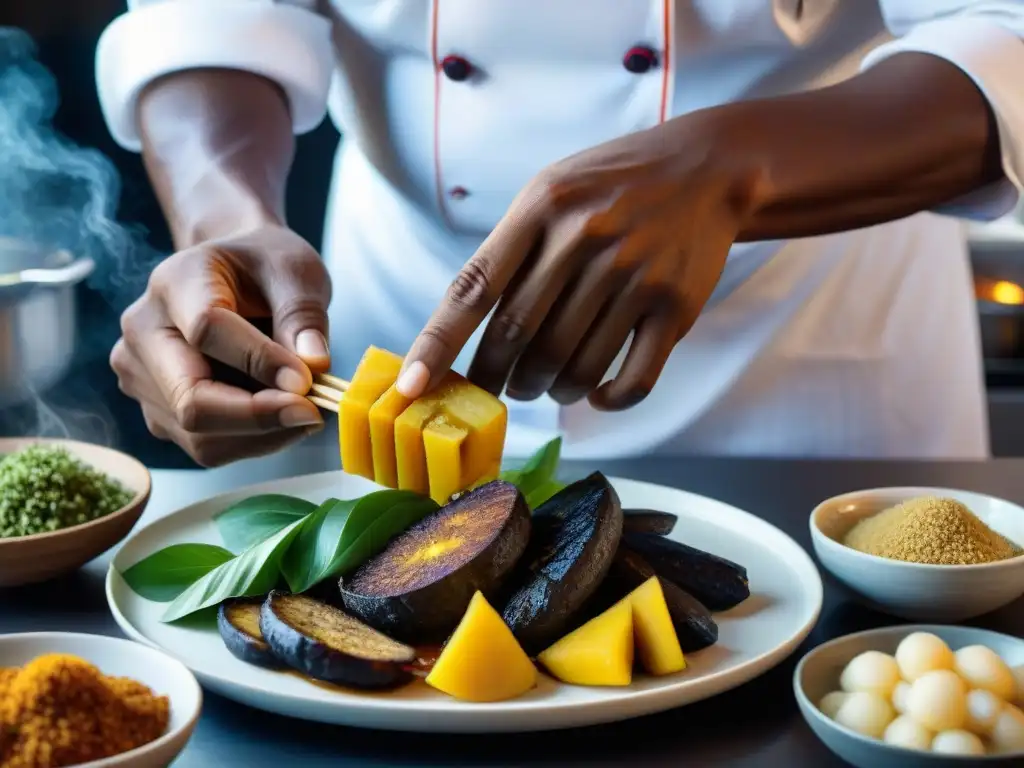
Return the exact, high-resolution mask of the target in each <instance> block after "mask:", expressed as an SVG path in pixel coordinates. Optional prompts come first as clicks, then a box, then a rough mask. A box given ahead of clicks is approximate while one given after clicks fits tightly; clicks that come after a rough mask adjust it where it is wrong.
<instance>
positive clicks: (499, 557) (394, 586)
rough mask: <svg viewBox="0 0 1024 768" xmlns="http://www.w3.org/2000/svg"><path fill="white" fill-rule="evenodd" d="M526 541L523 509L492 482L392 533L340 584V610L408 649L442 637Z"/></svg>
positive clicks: (499, 580)
mask: <svg viewBox="0 0 1024 768" xmlns="http://www.w3.org/2000/svg"><path fill="white" fill-rule="evenodd" d="M529 538H530V510H529V508H528V507H527V506H526V501H525V500H524V499H523V496H522V494H521V493H520V492H519V490H518V489H517V488H516V487H515V486H514V485H512V484H510V483H506V482H502V481H500V480H495V481H493V482H490V483H487V484H486V485H482V486H480V487H479V488H476V489H475V490H472V491H470V492H468V493H466V494H464V495H462V496H460V497H459V498H458V499H456V500H455V501H452V502H450V503H448V504H446V505H445V506H443V507H442V508H441V509H439V510H438V511H437V512H435V513H434V514H432V515H429V516H428V517H425V518H424V519H423V520H421V521H420V522H418V523H416V525H414V526H412V527H411V528H410V529H409V530H407V531H406V532H405V533H403V534H401V535H399V536H397V537H396V538H395V539H393V540H392V541H391V543H390V544H388V546H387V547H386V548H385V549H384V551H383V552H381V553H380V554H379V555H377V556H376V557H374V558H372V559H371V560H369V561H368V562H367V563H365V564H363V566H362V567H360V568H359V570H358V571H356V572H355V574H353V576H352V578H351V579H347V580H345V581H343V582H342V584H341V596H342V600H343V602H344V604H345V609H346V610H347V611H349V612H350V613H352V614H353V615H355V616H357V617H359V618H360V619H361V620H363V621H365V622H366V623H367V624H369V625H370V626H372V627H375V628H376V629H379V630H380V631H381V632H385V633H387V634H388V635H390V636H391V637H394V638H397V639H399V640H402V641H403V642H407V643H413V644H416V645H429V644H433V643H439V642H441V641H443V640H445V639H446V638H447V637H448V635H450V634H451V632H452V631H453V630H454V629H455V627H456V626H458V623H459V621H461V619H462V616H463V614H464V613H465V612H466V608H467V606H468V605H469V601H470V600H471V599H472V598H473V595H474V594H476V592H477V591H480V592H483V593H484V595H485V596H488V595H492V594H494V593H495V591H496V590H498V589H500V587H501V586H502V584H503V583H504V581H505V579H506V576H507V575H508V574H509V573H510V572H511V571H512V568H513V567H514V566H515V565H516V563H517V561H518V560H519V558H520V556H521V555H522V554H523V551H524V550H525V549H526V545H527V542H528V540H529Z"/></svg>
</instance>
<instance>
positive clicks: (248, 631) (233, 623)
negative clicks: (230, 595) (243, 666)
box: [217, 598, 284, 669]
mask: <svg viewBox="0 0 1024 768" xmlns="http://www.w3.org/2000/svg"><path fill="white" fill-rule="evenodd" d="M262 605H263V600H262V599H260V598H256V599H248V598H242V599H239V600H227V601H225V602H223V603H221V606H220V608H219V609H218V610H217V629H218V631H219V632H220V637H221V640H223V641H224V645H225V646H226V647H227V649H228V650H229V651H230V652H231V654H232V655H233V656H236V657H237V658H239V659H241V660H242V661H245V662H248V663H249V664H255V665H256V666H257V667H266V668H267V669H280V668H281V667H283V666H284V663H283V662H282V661H281V660H280V659H279V658H277V656H275V655H274V652H273V651H272V650H270V646H269V645H267V642H266V640H264V639H263V633H262V632H261V631H260V607H261V606H262Z"/></svg>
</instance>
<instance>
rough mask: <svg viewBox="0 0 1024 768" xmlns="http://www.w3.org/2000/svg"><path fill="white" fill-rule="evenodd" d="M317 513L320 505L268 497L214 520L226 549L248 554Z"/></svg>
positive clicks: (239, 505) (241, 504)
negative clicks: (277, 534) (258, 544)
mask: <svg viewBox="0 0 1024 768" xmlns="http://www.w3.org/2000/svg"><path fill="white" fill-rule="evenodd" d="M314 509H316V504H314V503H313V502H311V501H306V500H305V499H297V498H295V497H294V496H285V495H283V494H279V493H267V494H262V495H260V496H250V497H249V498H247V499H242V500H241V501H239V502H238V503H237V504H232V505H231V506H230V507H228V508H227V509H225V510H224V511H223V512H219V513H217V514H216V515H214V517H213V521H214V523H216V525H217V530H218V532H219V533H220V537H221V539H222V540H223V541H224V546H226V547H227V548H228V549H230V550H231V551H232V552H244V551H245V550H247V549H248V548H249V547H251V546H252V545H253V544H257V543H259V542H261V541H264V540H265V539H267V538H268V537H270V536H273V535H274V534H275V533H277V532H278V531H280V530H282V529H284V528H287V527H288V526H289V525H291V524H292V523H294V522H295V521H296V520H299V519H301V518H303V517H305V516H306V515H308V514H310V513H312V512H313V510H314Z"/></svg>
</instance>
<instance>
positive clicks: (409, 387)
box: [395, 360, 430, 397]
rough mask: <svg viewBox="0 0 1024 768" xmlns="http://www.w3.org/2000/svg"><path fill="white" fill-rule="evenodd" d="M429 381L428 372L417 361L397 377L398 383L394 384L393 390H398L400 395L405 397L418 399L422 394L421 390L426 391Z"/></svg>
mask: <svg viewBox="0 0 1024 768" xmlns="http://www.w3.org/2000/svg"><path fill="white" fill-rule="evenodd" d="M429 381H430V371H428V370H427V366H426V365H424V364H423V363H422V362H420V361H419V360H417V361H416V362H415V363H413V364H412V365H410V366H409V367H408V368H406V369H405V370H404V371H403V372H402V375H401V376H399V377H398V381H396V382H395V389H397V390H398V393H399V394H400V395H404V396H405V397H419V396H420V395H421V394H423V390H424V389H426V387H427V384H428V383H429Z"/></svg>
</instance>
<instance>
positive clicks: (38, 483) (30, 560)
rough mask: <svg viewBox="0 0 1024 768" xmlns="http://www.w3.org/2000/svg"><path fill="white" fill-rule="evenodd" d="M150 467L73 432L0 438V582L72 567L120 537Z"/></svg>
mask: <svg viewBox="0 0 1024 768" xmlns="http://www.w3.org/2000/svg"><path fill="white" fill-rule="evenodd" d="M150 487H151V483H150V475H149V470H147V469H146V468H145V466H143V465H142V463H141V462H139V461H137V460H136V459H133V458H132V457H131V456H128V455H126V454H124V453H121V452H119V451H115V450H113V449H111V448H104V447H103V446H99V445H92V444H89V443H80V442H76V441H74V440H47V439H41V438H16V439H6V438H4V439H0V588H3V587H13V586H20V585H23V584H31V583H35V582H40V581H45V580H47V579H51V578H54V577H56V576H60V575H63V574H65V573H68V572H70V571H73V570H76V569H77V568H80V567H81V566H83V565H85V563H87V562H89V561H90V560H92V559H93V558H95V557H97V556H99V555H101V554H103V553H104V552H106V551H107V550H108V549H110V548H111V547H113V546H114V545H115V544H117V543H118V542H120V541H121V540H122V539H124V537H125V536H127V535H128V532H129V531H131V529H132V527H134V525H135V523H137V522H138V520H139V518H140V517H141V516H142V513H143V511H144V510H145V508H146V503H147V502H148V501H149V494H150Z"/></svg>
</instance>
